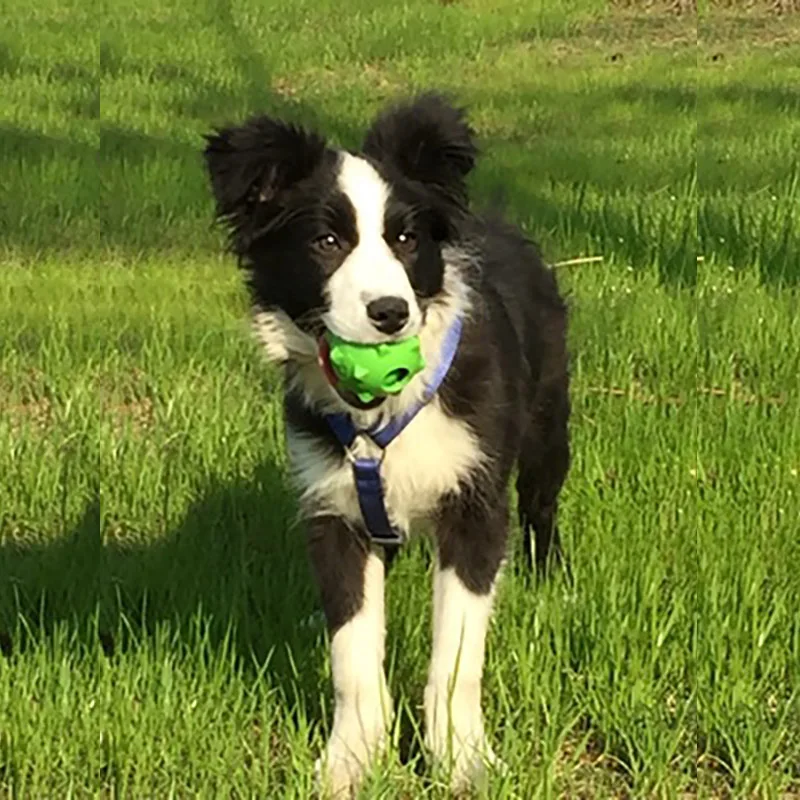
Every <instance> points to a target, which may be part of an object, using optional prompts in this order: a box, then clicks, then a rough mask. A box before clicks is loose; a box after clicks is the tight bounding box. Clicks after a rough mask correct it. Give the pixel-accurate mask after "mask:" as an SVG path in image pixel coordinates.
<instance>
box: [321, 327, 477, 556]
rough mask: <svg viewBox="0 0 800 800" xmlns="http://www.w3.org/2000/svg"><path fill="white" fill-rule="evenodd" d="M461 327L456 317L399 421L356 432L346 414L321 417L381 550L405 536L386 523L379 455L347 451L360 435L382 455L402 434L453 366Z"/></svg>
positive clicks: (396, 419) (369, 528)
mask: <svg viewBox="0 0 800 800" xmlns="http://www.w3.org/2000/svg"><path fill="white" fill-rule="evenodd" d="M462 327H463V324H462V321H461V317H456V318H455V320H453V324H452V325H451V326H450V328H449V330H448V331H447V333H446V334H445V337H444V342H443V343H442V350H441V353H440V356H439V363H438V365H437V367H436V371H435V372H434V373H433V376H432V377H431V382H430V383H429V384H427V385H426V387H425V391H424V392H423V394H422V397H421V398H420V399H419V400H418V401H417V402H416V403H414V405H412V406H411V407H410V408H409V409H408V410H407V411H405V412H404V413H403V414H401V415H400V416H399V417H394V418H392V419H390V420H389V422H387V423H386V425H384V426H383V427H382V428H376V427H375V426H373V427H371V428H367V429H365V430H357V429H356V427H355V425H354V424H353V419H352V417H351V416H350V415H349V414H347V413H338V414H328V415H326V417H325V418H326V420H327V421H328V425H330V428H331V430H332V431H333V433H334V435H335V436H336V438H337V439H338V440H339V442H340V444H341V445H342V447H344V449H345V452H346V453H347V454H348V456H350V460H351V462H352V464H353V477H354V478H355V483H356V492H357V493H358V505H359V506H360V508H361V516H362V517H363V519H364V524H365V525H366V527H367V532H368V533H369V535H370V537H371V539H372V541H373V542H374V543H375V544H380V545H383V546H384V547H398V546H399V545H401V544H403V542H404V541H405V536H404V535H403V533H402V531H400V530H398V528H397V527H396V526H394V525H392V523H391V522H390V520H389V514H388V512H387V511H386V501H385V499H384V496H383V481H382V479H381V462H382V461H383V454H381V457H380V458H358V457H356V456H354V455H351V450H350V448H351V447H352V446H353V443H354V442H355V440H356V438H357V437H358V436H359V435H362V434H363V435H364V436H367V437H369V438H370V439H371V440H372V441H373V442H374V443H375V444H376V445H377V446H378V447H380V449H381V450H382V451H385V450H386V448H387V447H388V446H389V445H390V444H391V442H392V441H393V440H394V439H396V438H397V437H398V436H399V435H400V434H401V433H402V432H403V430H405V428H406V426H407V425H408V424H409V423H410V422H411V420H412V419H414V417H416V416H417V414H419V412H420V411H421V410H422V409H423V408H424V407H425V406H426V405H427V404H428V403H429V402H430V401H431V399H432V398H433V396H434V395H435V394H436V392H437V391H438V389H439V387H440V386H441V385H442V382H443V381H444V379H445V377H446V375H447V373H448V371H449V370H450V367H451V365H452V363H453V359H454V358H455V355H456V350H458V343H459V341H460V340H461V329H462Z"/></svg>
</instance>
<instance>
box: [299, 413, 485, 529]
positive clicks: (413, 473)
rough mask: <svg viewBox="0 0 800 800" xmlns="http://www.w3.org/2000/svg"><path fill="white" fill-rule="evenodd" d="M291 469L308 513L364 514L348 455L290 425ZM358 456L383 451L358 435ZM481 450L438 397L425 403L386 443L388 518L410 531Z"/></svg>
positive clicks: (454, 490)
mask: <svg viewBox="0 0 800 800" xmlns="http://www.w3.org/2000/svg"><path fill="white" fill-rule="evenodd" d="M287 440H288V445H289V456H290V460H291V465H292V470H293V473H294V476H295V479H296V480H297V482H298V484H299V487H300V489H301V491H302V497H303V502H304V505H305V507H306V508H307V510H308V512H309V513H311V514H314V515H320V514H329V513H333V514H340V515H342V516H344V517H346V518H347V519H350V520H352V521H354V522H357V521H359V520H360V519H361V510H360V508H359V505H358V497H357V495H356V489H355V483H354V481H353V472H352V467H351V465H350V462H349V461H348V460H347V459H343V458H339V457H331V456H330V455H329V454H328V452H327V451H326V450H325V449H324V448H321V447H320V445H319V443H318V442H317V441H316V440H315V439H313V438H312V437H309V436H308V435H305V434H303V433H301V432H299V431H296V430H293V429H292V428H290V427H287ZM355 452H356V454H357V455H359V456H367V455H369V456H379V455H380V450H379V449H378V448H377V446H376V445H375V444H373V443H372V442H371V441H369V440H367V439H366V438H365V437H359V439H358V441H357V443H356V445H355ZM480 462H481V450H480V448H479V446H478V442H477V439H476V437H475V435H474V434H473V433H472V431H471V430H470V429H469V427H468V426H467V425H466V423H464V422H463V421H461V420H458V419H455V418H453V417H450V416H448V415H447V414H445V413H444V412H443V411H442V410H441V408H440V406H439V402H438V399H434V400H433V401H432V402H431V403H430V404H429V405H427V406H425V407H424V408H423V409H422V410H421V411H420V412H419V413H418V414H417V416H416V417H415V418H414V419H413V420H412V421H411V423H410V424H409V425H408V427H406V429H405V430H404V431H403V432H402V433H401V434H400V435H399V436H398V437H397V438H396V439H395V440H394V441H393V442H391V444H389V446H388V447H387V448H386V451H385V456H384V460H383V463H382V465H381V475H382V477H383V484H384V492H385V500H386V507H387V510H388V512H389V516H390V519H391V520H392V521H393V522H394V523H395V524H397V525H399V526H401V527H402V528H403V529H405V530H408V529H409V527H410V525H411V523H412V521H414V520H415V519H419V518H421V517H425V516H426V515H428V514H430V513H431V512H432V511H433V510H434V508H435V507H436V504H437V503H438V502H439V500H440V499H441V498H442V497H443V496H444V495H446V494H448V493H457V492H458V491H459V488H460V484H461V483H462V482H463V481H464V480H465V479H466V478H467V476H468V475H469V473H470V472H472V471H474V470H475V469H476V468H478V467H479V466H480Z"/></svg>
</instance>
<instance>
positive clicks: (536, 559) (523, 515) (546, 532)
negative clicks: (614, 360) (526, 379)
mask: <svg viewBox="0 0 800 800" xmlns="http://www.w3.org/2000/svg"><path fill="white" fill-rule="evenodd" d="M568 417H569V407H568V405H567V402H566V400H564V399H561V398H559V399H558V400H554V401H553V402H551V403H549V404H548V406H547V407H546V409H545V410H541V409H540V410H539V411H538V412H537V413H536V415H535V416H534V417H533V418H532V420H531V424H530V426H529V429H528V431H527V433H526V435H525V437H524V439H523V443H522V449H521V451H520V457H519V463H518V468H519V473H518V476H517V496H518V512H519V522H520V526H521V527H522V542H523V551H524V558H525V563H526V565H527V566H528V567H529V569H533V567H534V566H535V568H536V572H537V574H538V575H540V576H543V575H545V574H546V573H547V571H548V569H549V567H550V566H551V565H554V564H561V563H562V561H563V552H562V549H561V537H560V535H559V530H558V520H557V511H558V495H559V492H560V491H561V487H562V485H563V483H564V480H565V478H566V476H567V471H568V469H569V461H570V451H569V434H568V430H567V420H568Z"/></svg>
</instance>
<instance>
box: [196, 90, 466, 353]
mask: <svg viewBox="0 0 800 800" xmlns="http://www.w3.org/2000/svg"><path fill="white" fill-rule="evenodd" d="M475 157H476V148H475V145H474V142H473V137H472V132H471V131H470V129H469V127H468V125H467V124H466V122H465V121H464V118H463V115H462V112H461V111H460V110H458V109H456V108H454V107H452V106H451V105H449V104H448V103H447V102H446V101H445V100H444V99H443V98H441V97H439V96H438V95H434V94H427V95H423V96H421V97H419V98H417V99H416V100H414V101H412V102H409V103H405V104H403V105H398V106H395V107H393V108H391V109H389V110H388V111H386V112H385V113H384V114H382V115H381V116H379V117H378V119H377V120H376V121H375V122H374V124H373V125H372V127H371V129H370V130H369V131H368V133H367V135H366V137H365V140H364V143H363V146H362V149H361V151H360V152H359V153H350V152H345V151H342V150H337V149H334V148H331V147H329V146H328V145H327V144H326V142H325V140H324V139H323V138H322V137H321V136H320V135H318V134H317V133H313V132H309V131H306V130H304V129H302V128H299V127H296V126H294V125H291V124H287V123H284V122H281V121H278V120H274V119H271V118H269V117H255V118H253V119H250V120H249V121H247V122H245V123H244V124H243V125H241V126H238V127H229V128H224V129H221V130H218V131H216V132H215V133H214V134H212V135H211V136H209V137H207V147H206V150H205V158H206V164H207V167H208V172H209V174H210V178H211V185H212V188H213V192H214V197H215V199H216V207H217V214H218V216H219V217H220V218H221V219H222V220H223V221H224V222H225V224H226V225H227V227H228V229H229V231H230V237H231V244H232V248H233V250H234V252H235V253H236V254H237V255H238V256H239V258H240V259H241V261H242V263H243V265H244V266H245V267H246V268H247V269H248V271H249V275H250V277H249V283H250V287H251V290H252V292H253V299H254V301H255V303H256V305H257V306H258V307H259V308H261V309H264V310H267V311H268V312H269V313H270V314H273V315H274V314H278V315H279V317H280V320H282V322H281V323H280V325H283V326H284V327H286V326H291V327H292V328H293V329H294V331H295V333H297V334H298V335H299V336H300V337H301V338H306V339H310V340H313V341H316V340H317V338H318V337H319V336H320V334H321V333H322V332H323V331H324V330H325V329H326V328H327V329H329V330H331V331H333V332H334V333H336V334H337V335H339V336H340V337H342V338H343V339H347V340H350V341H355V342H382V341H391V340H394V339H401V338H406V337H408V336H413V335H415V334H417V333H419V332H420V328H421V326H422V324H423V319H424V314H425V309H426V307H427V306H428V305H429V304H430V303H432V302H435V301H436V299H437V298H439V297H441V295H442V293H443V291H444V283H445V281H444V277H445V263H444V259H443V255H442V250H443V248H444V247H445V246H446V245H447V244H449V243H453V242H454V241H455V240H456V239H457V238H458V232H459V226H460V223H461V220H463V218H464V216H465V214H466V213H467V192H466V184H465V179H466V176H467V174H468V173H469V171H470V170H471V169H472V167H473V165H474V162H475ZM273 319H275V317H274V316H273ZM280 335H281V336H282V338H283V343H282V345H281V346H279V347H276V348H274V350H273V354H274V355H275V356H276V357H278V358H281V357H283V358H291V348H290V347H289V348H286V347H285V344H286V341H287V340H288V339H291V338H292V337H291V336H290V335H287V332H286V331H285V330H284V331H282V332H281V334H280ZM295 338H297V337H295ZM268 349H269V346H268ZM284 349H285V350H286V354H285V356H284V354H283V351H284Z"/></svg>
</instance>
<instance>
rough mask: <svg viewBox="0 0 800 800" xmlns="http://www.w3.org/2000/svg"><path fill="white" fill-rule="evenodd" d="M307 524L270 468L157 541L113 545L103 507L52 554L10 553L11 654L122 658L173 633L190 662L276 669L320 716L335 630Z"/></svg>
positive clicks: (34, 548) (212, 497)
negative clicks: (320, 596) (312, 561)
mask: <svg viewBox="0 0 800 800" xmlns="http://www.w3.org/2000/svg"><path fill="white" fill-rule="evenodd" d="M295 520H296V507H295V503H294V499H293V495H292V493H291V492H290V490H289V488H288V487H287V486H286V485H285V483H284V476H283V473H282V472H281V471H280V470H279V468H278V467H277V466H276V465H275V464H273V463H272V462H269V461H265V462H264V463H263V464H261V465H260V466H259V467H258V468H257V469H256V470H255V472H254V473H253V474H252V475H251V476H250V477H248V478H247V479H244V478H240V479H233V480H231V481H230V482H216V483H211V484H210V485H208V486H207V487H205V490H204V491H203V492H202V495H201V496H200V497H199V498H198V500H197V501H196V502H195V503H194V504H193V505H191V506H190V508H189V509H188V511H187V512H186V514H185V515H184V516H183V517H182V518H181V519H180V520H179V521H178V522H177V523H176V524H175V526H174V527H172V528H170V530H169V531H168V532H167V533H166V534H165V535H164V536H163V537H161V538H160V539H158V540H157V541H155V542H152V541H149V540H148V539H147V538H145V537H144V536H143V537H142V538H141V540H137V538H136V536H135V535H134V534H133V533H132V532H129V531H128V532H125V533H124V535H122V534H118V535H113V533H112V532H111V531H108V530H106V531H104V535H103V536H101V530H100V528H101V514H100V503H99V498H98V500H97V501H95V502H92V503H90V504H89V505H88V506H87V508H86V509H85V511H84V513H83V515H82V516H81V518H80V520H79V521H78V522H77V523H76V524H75V525H74V527H73V528H72V529H71V530H70V531H68V532H67V533H66V534H65V535H64V536H62V537H60V538H59V539H57V540H56V541H54V542H52V543H49V544H41V545H39V544H30V545H23V544H19V545H11V544H10V543H8V542H6V543H4V544H3V545H2V546H0V562H1V563H2V568H0V580H1V581H2V583H3V587H4V588H3V590H2V591H1V592H0V644H1V645H2V650H3V651H4V652H5V653H6V655H11V654H12V653H16V652H21V651H26V650H28V649H29V648H30V647H31V646H35V645H36V644H37V643H41V642H46V641H47V640H49V639H50V638H51V637H52V636H53V635H54V634H55V632H56V631H57V630H59V629H65V630H66V632H67V633H68V641H69V642H70V647H71V648H74V649H75V652H92V651H96V650H98V649H102V650H103V651H104V653H105V655H106V656H107V657H109V658H112V659H113V658H114V657H115V656H117V655H118V654H119V653H121V652H127V651H131V650H136V649H137V648H139V647H141V646H144V647H145V648H146V649H147V648H149V647H152V646H154V643H155V642H156V640H157V633H163V634H166V635H167V636H168V637H169V640H170V641H173V642H176V643H177V644H179V648H178V652H181V653H183V654H186V655H187V656H188V657H189V658H190V659H192V658H193V657H195V658H212V659H213V658H214V656H215V655H216V654H218V653H219V652H222V651H223V650H224V649H225V648H230V647H232V648H233V651H234V653H235V655H236V658H237V661H238V664H239V666H240V667H241V668H243V669H244V670H245V671H246V672H249V673H251V674H255V673H257V672H258V671H259V670H260V669H262V668H263V667H264V665H265V664H268V667H267V672H268V675H269V677H270V680H271V681H272V682H273V683H274V684H275V685H276V686H278V687H280V688H281V689H282V690H283V691H284V692H285V696H286V697H293V696H295V695H296V693H297V691H298V690H299V691H300V692H301V693H302V694H303V695H304V702H305V703H306V705H312V706H313V703H319V702H320V698H319V680H320V676H321V674H322V671H323V659H324V656H325V648H324V646H323V639H324V630H325V626H324V623H323V621H322V619H321V617H320V616H319V615H318V614H317V611H318V609H319V603H318V600H317V595H316V589H315V587H314V585H313V581H312V578H311V573H310V569H309V565H308V559H307V555H306V540H305V533H304V528H303V526H302V524H296V522H295ZM103 539H105V542H103ZM313 710H314V713H315V714H318V713H319V709H318V708H317V709H313Z"/></svg>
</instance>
